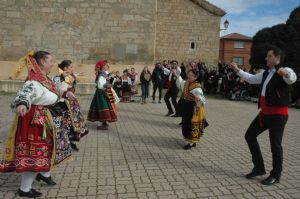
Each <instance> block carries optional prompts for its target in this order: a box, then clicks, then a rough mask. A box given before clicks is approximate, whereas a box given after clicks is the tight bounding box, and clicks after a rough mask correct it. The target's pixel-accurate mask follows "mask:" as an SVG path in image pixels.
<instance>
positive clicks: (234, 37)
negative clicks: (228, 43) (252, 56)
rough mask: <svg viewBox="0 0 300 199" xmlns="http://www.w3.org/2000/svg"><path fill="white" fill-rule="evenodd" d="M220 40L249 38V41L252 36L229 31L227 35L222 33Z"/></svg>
mask: <svg viewBox="0 0 300 199" xmlns="http://www.w3.org/2000/svg"><path fill="white" fill-rule="evenodd" d="M221 39H222V40H247V41H248V40H249V41H251V40H252V38H251V37H248V36H246V35H242V34H239V33H236V32H235V33H231V34H228V35H224V36H223V37H221Z"/></svg>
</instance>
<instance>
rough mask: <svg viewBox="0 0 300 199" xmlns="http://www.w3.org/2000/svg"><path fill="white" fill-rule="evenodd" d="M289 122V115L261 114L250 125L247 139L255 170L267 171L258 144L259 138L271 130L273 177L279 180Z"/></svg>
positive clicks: (246, 135)
mask: <svg viewBox="0 0 300 199" xmlns="http://www.w3.org/2000/svg"><path fill="white" fill-rule="evenodd" d="M287 120H288V116H287V115H264V114H262V113H260V114H259V115H258V116H257V117H256V118H255V119H254V120H253V121H252V123H251V124H250V126H249V128H248V130H247V132H246V134H245V139H246V141H247V143H248V146H249V149H250V152H251V155H252V162H253V164H254V169H255V170H257V171H262V172H264V171H265V166H264V160H263V157H262V154H261V151H260V147H259V144H258V142H257V136H258V135H260V134H261V133H262V132H264V131H265V130H267V129H268V130H269V138H270V143H271V151H272V159H273V170H272V171H271V173H270V174H271V176H273V177H274V178H276V179H279V178H280V176H281V172H282V160H283V151H282V146H281V142H282V136H283V131H284V127H285V124H286V122H287Z"/></svg>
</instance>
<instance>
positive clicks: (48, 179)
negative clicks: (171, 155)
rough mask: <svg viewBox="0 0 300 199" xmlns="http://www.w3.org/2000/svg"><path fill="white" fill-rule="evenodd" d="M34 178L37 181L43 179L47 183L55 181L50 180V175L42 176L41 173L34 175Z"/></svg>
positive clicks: (51, 183)
mask: <svg viewBox="0 0 300 199" xmlns="http://www.w3.org/2000/svg"><path fill="white" fill-rule="evenodd" d="M36 180H37V181H39V182H40V181H41V180H42V181H44V182H45V183H46V184H47V185H56V182H54V181H53V180H52V178H51V176H50V177H48V178H47V177H44V176H43V175H42V174H40V173H39V174H38V175H37V176H36Z"/></svg>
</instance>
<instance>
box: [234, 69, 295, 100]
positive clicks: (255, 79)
mask: <svg viewBox="0 0 300 199" xmlns="http://www.w3.org/2000/svg"><path fill="white" fill-rule="evenodd" d="M284 69H286V70H287V71H288V74H289V77H288V78H286V77H282V78H283V80H284V81H285V82H286V83H287V84H288V85H291V84H293V83H295V81H296V80H297V75H296V73H295V72H294V71H293V70H292V69H291V68H288V67H286V68H284ZM263 73H264V71H263V72H261V73H258V74H255V75H252V74H250V73H247V72H245V71H243V70H240V71H239V72H238V73H237V74H238V75H239V76H240V77H241V78H243V79H244V80H245V81H246V82H248V83H249V84H261V83H262V78H263ZM274 73H276V69H275V68H271V69H269V74H268V76H267V78H266V80H265V82H264V85H263V87H262V90H261V96H265V95H266V87H267V85H268V83H269V82H270V80H271V78H272V77H273V75H274Z"/></svg>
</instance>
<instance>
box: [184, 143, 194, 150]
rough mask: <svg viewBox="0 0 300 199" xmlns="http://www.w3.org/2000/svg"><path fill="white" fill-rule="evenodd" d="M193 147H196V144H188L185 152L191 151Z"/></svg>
mask: <svg viewBox="0 0 300 199" xmlns="http://www.w3.org/2000/svg"><path fill="white" fill-rule="evenodd" d="M192 147H196V143H193V144H187V145H185V146H184V147H183V149H184V150H189V149H191V148H192Z"/></svg>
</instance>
